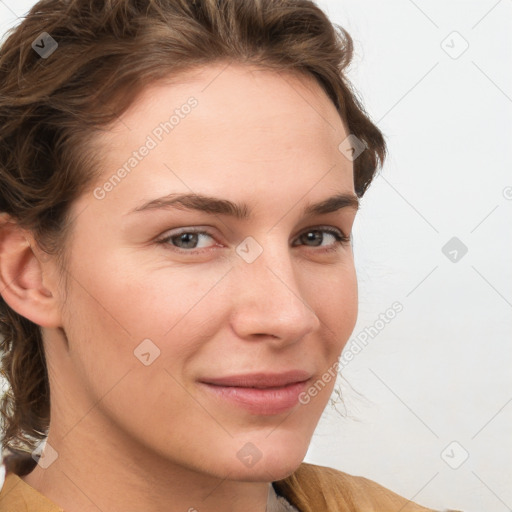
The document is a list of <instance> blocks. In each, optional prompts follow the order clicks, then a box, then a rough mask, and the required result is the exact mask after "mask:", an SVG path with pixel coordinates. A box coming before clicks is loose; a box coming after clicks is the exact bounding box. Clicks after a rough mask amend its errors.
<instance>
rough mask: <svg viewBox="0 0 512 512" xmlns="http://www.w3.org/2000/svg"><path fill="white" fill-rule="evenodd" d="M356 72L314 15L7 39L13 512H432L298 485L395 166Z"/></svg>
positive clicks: (121, 24) (281, 13)
mask: <svg viewBox="0 0 512 512" xmlns="http://www.w3.org/2000/svg"><path fill="white" fill-rule="evenodd" d="M351 52H352V44H351V39H350V37H349V35H348V34H347V33H346V32H344V31H343V30H342V29H335V28H334V27H333V26H332V25H331V24H330V22H329V21H328V19H327V18H326V16H325V15H324V14H323V13H322V12H321V11H320V10H319V9H318V8H317V7H316V6H315V5H314V4H313V3H312V2H310V1H308V0H301V1H294V0H261V1H255V0H251V1H249V0H247V1H241V0H224V1H223V2H216V1H214V0H196V1H193V0H117V1H115V0H107V1H94V0H90V1H87V0H70V1H66V2H62V1H58V0H42V1H40V2H39V3H38V4H37V5H36V6H35V7H34V8H33V9H32V10H31V12H30V13H29V14H28V16H27V18H26V19H25V20H24V21H23V22H22V23H21V25H20V26H19V27H17V28H16V29H15V30H14V31H13V32H12V33H11V34H10V36H9V38H8V39H7V40H6V41H5V43H4V45H3V48H2V52H1V57H0V73H1V76H0V83H1V90H0V98H1V99H0V102H1V103H0V118H1V123H0V126H1V129H0V130H1V131H0V141H1V142H0V165H1V167H0V169H1V173H0V180H1V193H0V211H1V212H2V214H1V215H2V217H1V224H0V290H1V296H2V300H1V303H0V319H1V320H0V326H1V331H0V332H1V335H2V338H3V339H2V350H3V361H2V364H3V372H4V375H5V377H6V378H7V380H8V381H9V383H10V386H11V389H10V390H9V392H8V393H7V394H6V396H5V397H4V402H3V405H2V413H3V417H4V420H3V421H4V439H3V447H4V450H5V452H6V453H5V459H4V460H5V464H6V471H7V475H6V479H5V483H4V486H3V488H2V491H1V493H0V511H7V510H9V511H11V510H21V509H23V510H27V511H30V512H31V511H36V510H37V511H40V510H45V511H58V510H65V511H66V512H78V511H81V512H88V511H97V510H102V511H110V512H113V511H121V510H122V511H129V510H144V511H147V512H150V511H160V510H166V511H167V510H172V511H184V510H188V511H189V512H191V511H196V510H197V511H200V512H210V511H219V510H230V511H233V512H238V511H242V510H243V511H250V512H263V511H264V510H274V511H280V510H282V511H285V510H288V511H289V510H292V511H301V512H309V511H325V510H329V511H341V510H343V511H345V510H354V511H370V510H376V511H377V510H378V511H379V512H385V511H398V510H401V511H421V510H428V509H426V508H424V507H421V506H419V505H415V504H413V503H411V502H409V501H408V500H407V499H405V498H402V497H400V496H398V495H397V494H395V493H393V492H392V491H390V490H387V489H385V488H383V487H382V486H380V485H379V484H377V483H375V482H372V481H370V480H367V479H365V478H362V477H355V476H351V475H347V474H345V473H342V472H340V471H337V470H334V469H331V468H326V467H321V466H316V465H313V464H305V463H303V462H302V461H303V459H304V456H305V454H306V451H307V448H308V445H309V442H310V440H311V437H312V435H313V432H314V430H315V427H316V425H317V423H318V421H319V419H320V416H321V414H322V411H323V410H324V408H325V406H326V404H327V402H328V400H329V397H330V395H331V392H332V390H333V386H334V381H335V379H334V378H333V375H334V376H335V375H336V370H337V360H338V357H339V356H340V353H341V351H342V349H343V347H344V344H345V343H346V341H347V340H348V338H349V336H350V334H351V332H352V330H353V327H354V325H355V321H356V316H357V282H356V276H355V271H354V261H353V255H352V247H351V239H350V232H351V228H352V224H353V222H354V218H355V215H356V212H357V208H358V201H359V199H360V198H361V197H362V196H363V194H364V192H365V191H366V189H367V187H368V186H369V184H370V182H371V181H372V178H373V176H374V174H375V172H376V170H377V168H378V166H379V165H381V164H382V162H383V159H384V155H385V143H384V140H383V137H382V134H381V133H380V131H379V130H378V129H377V128H376V127H375V126H374V125H373V124H372V123H371V121H370V120H369V119H368V117H367V116H366V114H365V112H364V111H363V109H362V107H361V105H360V104H359V103H358V101H357V100H356V98H355V96H354V93H353V92H352V91H351V89H350V87H349V85H348V83H347V81H346V78H345V76H344V69H345V68H346V66H347V65H348V63H349V62H350V59H351ZM50 397H51V400H50ZM41 440H44V443H43V445H38V443H39V442H40V441H41ZM41 447H44V450H42V449H41Z"/></svg>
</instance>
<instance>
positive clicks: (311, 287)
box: [303, 255, 358, 356]
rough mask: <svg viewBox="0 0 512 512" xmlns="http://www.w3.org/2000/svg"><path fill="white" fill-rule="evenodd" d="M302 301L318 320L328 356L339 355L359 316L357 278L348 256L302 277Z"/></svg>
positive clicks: (351, 259) (351, 260)
mask: <svg viewBox="0 0 512 512" xmlns="http://www.w3.org/2000/svg"><path fill="white" fill-rule="evenodd" d="M303 286H304V289H305V290H306V292H305V299H306V300H307V301H308V304H309V306H310V307H311V308H312V309H313V310H314V311H315V313H316V314H317V315H318V317H319V319H320V320H321V328H323V329H324V331H325V339H327V340H329V341H330V343H329V344H328V345H327V346H328V347H329V351H330V354H329V355H330V356H332V354H333V353H335V352H337V353H339V352H341V350H342V349H343V347H344V346H345V344H346V342H347V341H348V338H349V337H350V335H351V333H352V331H353V329H354V327H355V324H356V321H357V313H358V288H357V276H356V271H355V266H354V263H353V258H352V256H351V255H349V256H347V258H346V259H345V260H344V261H343V263H342V264H339V265H336V266H332V267H327V266H326V267H324V268H319V269H317V270H316V271H315V272H310V273H307V274H305V278H304V285H303Z"/></svg>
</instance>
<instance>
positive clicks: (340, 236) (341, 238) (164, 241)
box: [156, 226, 350, 254]
mask: <svg viewBox="0 0 512 512" xmlns="http://www.w3.org/2000/svg"><path fill="white" fill-rule="evenodd" d="M316 231H318V232H325V233H328V234H330V235H332V236H333V237H334V238H335V239H336V240H335V243H333V244H332V245H331V246H329V247H323V248H321V249H317V252H323V253H330V252H335V251H337V250H338V249H339V247H340V246H343V245H347V244H349V243H350V237H348V236H346V235H345V234H344V233H343V232H342V231H340V230H339V229H335V228H331V227H325V226H318V227H314V228H309V229H307V230H306V231H303V232H302V233H301V234H300V235H299V236H298V238H300V237H301V236H303V235H305V234H307V233H310V232H316ZM185 234H196V235H207V236H209V237H211V238H214V236H213V235H212V234H211V233H209V232H208V231H203V230H195V229H186V230H183V231H181V232H178V233H174V234H172V235H167V236H165V237H164V238H160V239H158V240H156V242H157V243H158V244H161V245H168V246H169V248H170V249H171V250H172V251H175V252H178V253H182V254H199V253H202V252H204V251H208V250H210V249H212V248H211V247H209V248H206V247H205V248H201V249H190V250H188V249H181V248H180V247H174V246H171V245H170V244H169V242H170V241H171V240H172V239H173V238H177V237H179V236H181V235H185ZM322 241H323V240H322ZM312 248H313V249H314V248H315V246H312Z"/></svg>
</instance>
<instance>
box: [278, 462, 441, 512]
mask: <svg viewBox="0 0 512 512" xmlns="http://www.w3.org/2000/svg"><path fill="white" fill-rule="evenodd" d="M273 486H274V488H275V489H276V491H277V492H278V493H279V494H281V495H282V496H284V497H285V498H286V499H288V501H290V503H292V505H294V506H295V507H297V508H298V509H299V510H300V512H317V511H322V512H323V511H329V512H331V511H332V512H342V511H343V512H349V511H350V512H372V511H375V512H397V511H398V510H400V512H433V511H432V510H431V509H428V508H425V507H422V506H420V505H418V504H416V503H413V502H412V501H410V500H408V499H406V498H403V497H402V496H400V495H398V494H396V493H394V492H393V491H391V490H389V489H386V488H385V487H383V486H382V485H380V484H378V483H376V482H374V481H372V480H369V479H367V478H364V477H362V476H354V475H349V474H347V473H344V472H342V471H339V470H337V469H334V468H330V467H326V466H318V465H316V464H308V463H306V462H303V463H302V464H301V465H300V466H299V467H298V468H297V469H296V470H295V471H294V472H293V473H292V474H291V475H289V476H288V477H287V478H285V479H283V480H278V481H277V482H273Z"/></svg>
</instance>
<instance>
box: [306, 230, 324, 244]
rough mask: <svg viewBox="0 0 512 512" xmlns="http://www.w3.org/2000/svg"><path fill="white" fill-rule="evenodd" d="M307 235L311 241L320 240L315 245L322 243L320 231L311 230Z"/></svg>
mask: <svg viewBox="0 0 512 512" xmlns="http://www.w3.org/2000/svg"><path fill="white" fill-rule="evenodd" d="M310 235H312V236H310ZM306 237H307V238H308V240H309V241H310V242H318V243H317V244H315V245H320V244H321V243H322V240H321V234H320V232H319V231H309V232H308V233H306Z"/></svg>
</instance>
